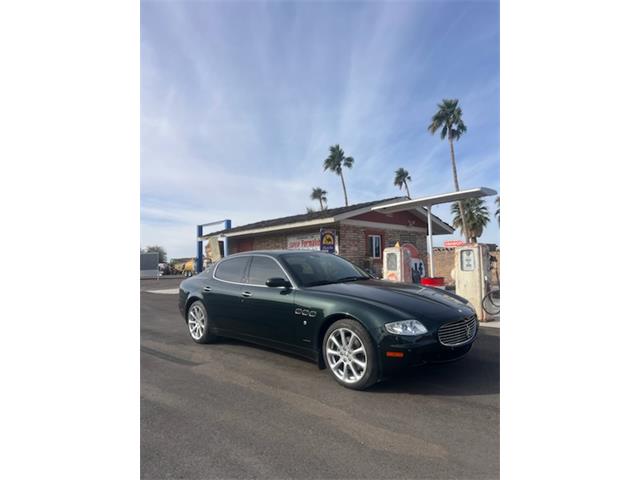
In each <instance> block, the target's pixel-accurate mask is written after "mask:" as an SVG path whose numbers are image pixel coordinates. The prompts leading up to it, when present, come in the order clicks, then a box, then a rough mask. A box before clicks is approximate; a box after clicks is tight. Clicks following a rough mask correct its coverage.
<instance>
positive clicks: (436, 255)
mask: <svg viewBox="0 0 640 480" xmlns="http://www.w3.org/2000/svg"><path fill="white" fill-rule="evenodd" d="M489 255H491V256H493V257H495V258H496V259H497V260H498V263H497V269H498V274H499V273H500V251H499V250H498V251H495V252H490V253H489ZM423 260H424V264H425V266H426V267H427V271H429V270H428V269H429V255H425V256H424V259H423ZM433 260H434V264H433V266H434V269H435V270H434V275H435V276H436V277H444V278H445V283H447V284H448V285H450V284H453V278H451V270H453V267H454V266H455V261H456V257H455V249H454V248H434V249H433ZM491 283H494V284H495V283H498V277H497V276H496V272H495V271H494V270H492V271H491Z"/></svg>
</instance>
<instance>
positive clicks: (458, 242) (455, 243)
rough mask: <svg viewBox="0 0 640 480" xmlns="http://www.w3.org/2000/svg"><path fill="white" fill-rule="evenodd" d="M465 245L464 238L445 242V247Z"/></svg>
mask: <svg viewBox="0 0 640 480" xmlns="http://www.w3.org/2000/svg"><path fill="white" fill-rule="evenodd" d="M463 245H464V242H463V241H462V240H447V241H445V242H444V246H445V248H453V247H461V246H463Z"/></svg>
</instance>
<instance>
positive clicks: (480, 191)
mask: <svg viewBox="0 0 640 480" xmlns="http://www.w3.org/2000/svg"><path fill="white" fill-rule="evenodd" d="M497 194H498V192H496V191H495V190H493V189H492V188H487V187H479V188H471V189H469V190H460V191H458V192H451V193H443V194H440V195H433V196H431V197H422V198H416V199H414V200H402V201H401V202H396V203H390V204H387V205H380V206H378V207H373V208H372V210H375V211H378V212H382V213H393V212H401V211H403V210H408V209H410V208H420V207H426V209H427V224H428V225H429V231H428V232H427V246H428V249H429V275H431V277H432V278H433V239H432V238H431V235H432V234H431V230H432V228H431V207H432V206H433V205H438V204H440V203H451V202H457V201H460V200H465V199H467V198H479V197H486V196H489V195H497Z"/></svg>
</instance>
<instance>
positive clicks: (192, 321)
mask: <svg viewBox="0 0 640 480" xmlns="http://www.w3.org/2000/svg"><path fill="white" fill-rule="evenodd" d="M204 320H205V313H204V310H203V309H202V307H201V306H200V305H198V304H197V303H195V304H193V305H192V306H191V308H190V309H189V332H190V333H191V336H192V337H193V338H194V340H200V339H201V338H202V335H204Z"/></svg>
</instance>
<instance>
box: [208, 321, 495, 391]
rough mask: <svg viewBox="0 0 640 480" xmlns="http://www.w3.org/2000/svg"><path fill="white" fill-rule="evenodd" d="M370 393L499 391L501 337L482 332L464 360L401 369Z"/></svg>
mask: <svg viewBox="0 0 640 480" xmlns="http://www.w3.org/2000/svg"><path fill="white" fill-rule="evenodd" d="M220 343H222V344H227V345H243V346H247V347H250V348H251V349H256V351H262V352H270V353H273V354H276V355H281V356H284V357H288V358H292V359H296V360H300V361H302V362H306V363H309V364H311V365H315V363H314V362H312V361H311V360H309V359H306V358H304V357H300V356H298V355H295V354H290V353H287V352H282V351H279V350H274V349H271V348H268V347H263V346H259V345H254V344H251V343H247V342H244V341H241V340H234V339H228V338H224V339H220ZM245 353H246V352H245ZM274 363H277V359H276V357H274ZM327 374H328V372H327ZM367 392H371V393H376V392H378V393H409V394H413V395H443V396H469V395H493V394H499V393H500V336H499V335H495V334H493V333H481V334H480V335H479V336H478V339H477V340H476V341H475V343H474V345H473V347H472V348H471V351H470V352H469V353H468V354H467V355H466V356H465V357H464V358H462V359H461V360H458V361H457V362H453V363H447V364H430V365H425V366H422V367H415V368H411V369H407V370H401V371H399V372H397V373H395V374H394V375H393V376H391V377H389V378H387V379H386V380H385V381H383V382H380V383H377V384H376V385H374V386H372V387H371V388H369V389H368V390H367Z"/></svg>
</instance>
